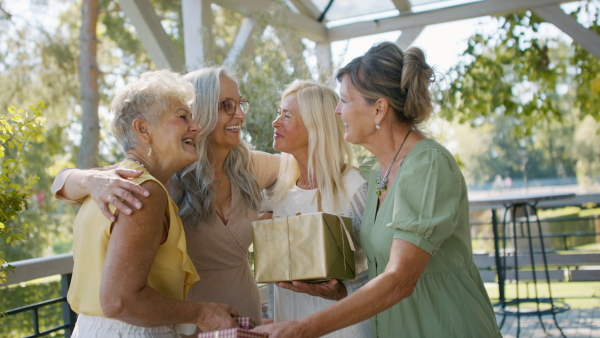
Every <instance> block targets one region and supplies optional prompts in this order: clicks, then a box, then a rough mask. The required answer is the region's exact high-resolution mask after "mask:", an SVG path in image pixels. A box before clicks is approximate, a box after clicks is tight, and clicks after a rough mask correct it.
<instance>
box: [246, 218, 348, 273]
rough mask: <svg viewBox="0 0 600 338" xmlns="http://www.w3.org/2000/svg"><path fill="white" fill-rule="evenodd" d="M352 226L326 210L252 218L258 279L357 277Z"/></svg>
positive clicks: (346, 219) (255, 265) (346, 220)
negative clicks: (351, 232) (253, 219)
mask: <svg viewBox="0 0 600 338" xmlns="http://www.w3.org/2000/svg"><path fill="white" fill-rule="evenodd" d="M351 226H352V221H351V220H350V219H349V218H347V217H340V216H337V215H332V214H328V213H323V212H318V213H312V214H306V215H297V216H289V217H281V218H273V219H269V220H262V221H254V222H252V230H253V240H254V277H255V279H256V281H257V282H259V283H271V282H283V281H292V280H303V281H324V280H328V279H331V278H337V279H353V278H355V267H354V244H353V242H352V238H351V235H350V232H349V229H351Z"/></svg>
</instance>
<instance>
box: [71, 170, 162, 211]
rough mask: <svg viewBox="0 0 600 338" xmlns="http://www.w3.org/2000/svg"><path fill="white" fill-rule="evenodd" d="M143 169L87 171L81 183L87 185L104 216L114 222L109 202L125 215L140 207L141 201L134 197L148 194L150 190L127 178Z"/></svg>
mask: <svg viewBox="0 0 600 338" xmlns="http://www.w3.org/2000/svg"><path fill="white" fill-rule="evenodd" d="M142 173H143V171H141V170H133V169H110V170H90V171H87V173H86V175H85V177H84V179H83V182H82V184H84V185H86V186H88V187H89V194H90V196H91V197H92V199H94V201H95V202H96V203H97V204H98V205H99V206H100V210H102V213H103V214H104V216H106V218H108V219H109V220H111V221H112V222H114V221H115V220H116V218H115V216H114V215H113V213H112V212H111V211H110V209H109V204H112V205H114V206H115V207H116V208H117V209H118V210H119V211H120V212H123V213H125V214H127V215H131V214H132V213H133V210H134V208H135V209H140V208H141V207H142V203H141V202H140V200H139V199H138V198H137V197H136V195H139V196H146V197H147V196H149V195H150V192H149V191H148V190H146V189H144V188H143V187H142V186H140V185H139V184H137V183H133V182H131V181H130V180H128V178H137V177H140V175H142Z"/></svg>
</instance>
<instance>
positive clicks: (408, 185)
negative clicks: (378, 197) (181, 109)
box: [387, 148, 463, 255]
mask: <svg viewBox="0 0 600 338" xmlns="http://www.w3.org/2000/svg"><path fill="white" fill-rule="evenodd" d="M411 155H413V154H409V156H408V157H406V159H405V161H404V163H402V166H401V168H400V171H399V173H398V176H397V177H396V180H395V182H394V185H395V189H394V194H393V196H388V197H387V198H390V197H392V198H393V199H394V200H393V203H394V204H393V216H392V220H393V221H392V222H391V223H389V224H387V226H388V227H390V228H393V229H395V230H396V231H395V233H394V238H398V239H403V240H406V241H408V242H410V243H412V244H415V245H417V246H418V247H420V248H421V249H423V250H425V251H426V252H428V253H429V254H431V255H434V254H435V253H436V252H437V250H438V249H439V247H440V245H441V244H442V243H443V242H444V240H446V239H447V238H448V237H450V236H451V235H452V233H454V230H455V227H456V225H457V223H458V221H457V219H458V207H459V204H460V199H461V195H462V194H463V191H462V189H463V185H462V176H461V173H460V170H459V168H458V166H457V165H456V162H455V160H454V158H453V157H452V155H450V153H448V152H444V151H442V150H441V149H438V148H426V149H424V150H422V151H420V152H419V153H417V154H414V156H411Z"/></svg>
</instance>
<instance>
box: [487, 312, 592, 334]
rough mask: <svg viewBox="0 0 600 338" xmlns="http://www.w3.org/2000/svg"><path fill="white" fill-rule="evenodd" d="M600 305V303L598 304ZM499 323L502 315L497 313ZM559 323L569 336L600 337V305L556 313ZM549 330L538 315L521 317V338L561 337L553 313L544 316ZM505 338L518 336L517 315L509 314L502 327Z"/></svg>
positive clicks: (543, 319)
mask: <svg viewBox="0 0 600 338" xmlns="http://www.w3.org/2000/svg"><path fill="white" fill-rule="evenodd" d="M598 305H599V306H600V304H598ZM496 318H497V320H498V324H500V322H501V320H502V316H499V315H496ZM556 319H557V321H558V324H559V325H560V327H561V329H562V331H563V333H564V334H565V336H567V337H568V338H600V307H596V308H593V309H571V310H569V311H566V312H563V313H559V314H557V315H556ZM542 321H543V323H544V326H545V327H546V330H547V332H544V330H543V328H542V326H541V325H540V321H539V318H538V317H534V316H532V317H521V330H520V334H519V337H520V338H538V337H539V338H541V337H560V336H561V335H560V331H559V330H558V329H557V328H556V325H555V324H554V320H553V319H552V315H546V316H542ZM500 331H501V332H502V336H503V337H504V338H515V337H516V336H517V317H513V316H507V317H506V320H505V322H504V325H503V326H502V328H501V329H500Z"/></svg>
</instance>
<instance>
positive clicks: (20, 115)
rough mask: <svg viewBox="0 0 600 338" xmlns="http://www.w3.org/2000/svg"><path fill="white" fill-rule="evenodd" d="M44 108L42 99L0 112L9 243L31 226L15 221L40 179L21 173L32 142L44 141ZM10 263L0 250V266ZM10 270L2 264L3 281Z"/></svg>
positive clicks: (3, 229)
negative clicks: (31, 104)
mask: <svg viewBox="0 0 600 338" xmlns="http://www.w3.org/2000/svg"><path fill="white" fill-rule="evenodd" d="M43 107H44V104H43V102H40V103H39V104H38V106H37V107H32V106H30V107H29V109H30V111H29V112H28V111H25V110H22V109H19V110H17V109H16V108H15V107H12V106H11V107H9V108H8V114H7V115H5V114H2V115H0V166H1V167H2V174H1V175H0V237H2V238H3V239H4V240H5V241H6V243H7V244H10V243H11V242H13V241H22V240H24V239H25V234H26V233H27V229H28V227H29V225H28V224H27V223H14V222H13V221H14V220H15V218H16V217H17V214H19V212H21V211H22V210H23V209H27V206H28V205H29V202H28V201H27V198H28V197H29V196H30V195H31V190H32V188H31V187H32V185H33V184H35V183H36V182H37V180H38V177H37V176H35V175H26V176H21V170H22V167H23V166H24V165H26V164H27V161H26V160H25V159H24V158H23V154H24V152H25V151H26V150H28V149H29V148H31V144H35V143H39V142H42V141H43V139H42V138H41V137H40V135H41V134H42V133H41V131H42V130H43V125H44V123H45V119H44V118H43V117H42V112H41V108H43ZM6 263H7V261H6V260H5V254H4V253H3V252H1V251H0V265H1V264H6ZM9 269H10V266H9V267H8V268H4V267H0V284H2V283H4V282H6V276H7V272H8V270H9Z"/></svg>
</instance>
